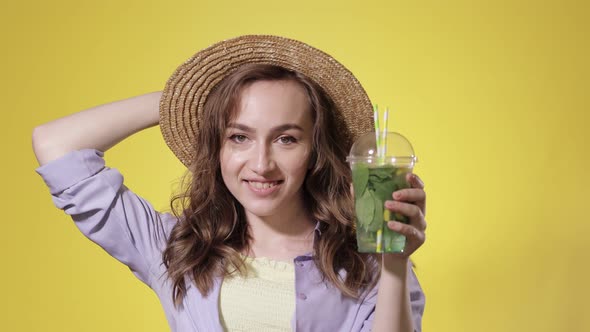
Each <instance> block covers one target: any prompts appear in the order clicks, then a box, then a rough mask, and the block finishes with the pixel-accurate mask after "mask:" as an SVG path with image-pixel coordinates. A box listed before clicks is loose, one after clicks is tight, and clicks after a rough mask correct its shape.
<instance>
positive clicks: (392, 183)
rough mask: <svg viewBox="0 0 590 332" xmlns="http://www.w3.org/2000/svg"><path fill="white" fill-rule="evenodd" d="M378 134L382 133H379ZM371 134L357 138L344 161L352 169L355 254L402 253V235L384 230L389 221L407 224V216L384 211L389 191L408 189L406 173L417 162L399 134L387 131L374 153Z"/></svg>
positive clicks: (409, 145)
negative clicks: (378, 151) (379, 148)
mask: <svg viewBox="0 0 590 332" xmlns="http://www.w3.org/2000/svg"><path fill="white" fill-rule="evenodd" d="M380 134H382V133H380ZM375 142H376V139H375V133H374V132H370V133H367V134H365V135H363V136H361V137H359V138H358V139H357V141H356V142H355V143H354V144H353V145H352V148H351V150H350V154H349V155H348V157H347V158H346V160H347V161H348V163H349V164H350V167H351V170H352V186H353V190H354V208H355V215H356V220H355V226H356V238H357V244H358V251H359V252H366V253H395V252H398V253H399V252H403V251H404V248H405V245H406V238H405V236H403V235H401V234H399V233H397V232H394V231H392V230H391V229H389V227H387V222H388V221H390V220H396V221H401V222H404V223H406V224H407V223H409V220H408V219H407V217H405V216H403V215H401V214H399V213H392V212H391V211H389V210H388V209H386V208H385V206H384V205H385V201H386V200H393V197H392V194H393V192H395V191H397V190H399V189H403V188H409V184H408V183H407V181H406V174H408V173H411V172H412V170H413V168H414V164H415V163H416V161H417V159H416V157H415V156H414V150H413V148H412V145H411V144H410V142H409V141H408V140H407V139H406V138H405V137H404V136H402V135H401V134H399V133H396V132H388V133H387V135H386V138H385V140H383V139H382V140H381V142H380V147H381V148H382V153H377V145H376V143H375Z"/></svg>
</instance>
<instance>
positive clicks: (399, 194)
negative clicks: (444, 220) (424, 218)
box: [393, 189, 426, 215]
mask: <svg viewBox="0 0 590 332" xmlns="http://www.w3.org/2000/svg"><path fill="white" fill-rule="evenodd" d="M393 199H395V200H396V201H402V202H409V203H414V204H416V205H417V206H418V207H419V208H420V210H422V214H423V215H426V192H425V191H424V190H422V189H400V190H398V191H395V192H394V193H393Z"/></svg>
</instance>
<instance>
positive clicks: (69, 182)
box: [36, 149, 424, 332]
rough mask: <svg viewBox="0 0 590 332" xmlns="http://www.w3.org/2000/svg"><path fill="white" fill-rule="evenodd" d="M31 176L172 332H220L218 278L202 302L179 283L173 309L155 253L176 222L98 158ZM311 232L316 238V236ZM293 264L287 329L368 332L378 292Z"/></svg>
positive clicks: (307, 263) (417, 302) (88, 155)
mask: <svg viewBox="0 0 590 332" xmlns="http://www.w3.org/2000/svg"><path fill="white" fill-rule="evenodd" d="M36 171H37V173H39V175H41V177H43V180H44V181H45V183H46V184H47V186H48V187H49V190H50V192H51V195H52V198H53V202H54V203H55V205H56V206H57V207H58V208H60V209H62V210H64V211H65V212H66V213H67V214H69V215H71V216H72V219H73V220H74V222H75V224H76V226H77V227H78V228H79V229H80V230H81V231H82V233H83V234H84V235H85V236H86V237H88V238H89V239H90V240H92V241H93V242H95V243H96V244H98V245H99V246H101V247H102V248H103V249H104V250H106V252H108V253H109V254H110V255H111V256H113V257H114V258H116V259H117V260H119V261H120V262H122V263H123V264H125V265H127V266H128V267H129V269H130V270H131V271H132V272H133V274H134V275H135V276H136V277H137V278H139V279H140V280H141V281H143V282H144V283H145V284H147V285H148V286H149V287H150V288H152V289H153V290H154V291H155V292H156V294H157V295H158V297H159V299H160V302H161V303H162V306H163V307H164V311H165V312H166V318H167V319H168V323H169V324H170V328H171V330H172V331H182V332H184V331H200V332H217V331H223V328H222V327H221V324H220V321H219V306H218V299H219V291H220V287H221V283H222V279H221V278H219V279H218V280H217V281H216V282H215V286H214V288H213V290H212V292H211V293H210V294H209V296H207V297H203V296H202V295H201V293H200V292H199V291H198V289H197V288H196V287H195V286H194V285H193V284H192V283H191V282H190V280H189V279H188V278H186V281H187V285H188V286H187V291H188V292H187V295H186V296H185V298H184V302H183V307H182V308H179V309H176V308H175V307H174V305H173V303H172V287H171V283H170V281H169V280H168V279H167V277H166V269H165V267H164V265H163V263H162V251H163V250H164V249H165V246H166V239H167V238H168V236H169V234H170V231H171V229H172V227H173V226H174V224H175V222H176V219H175V217H174V216H173V215H171V214H170V213H159V212H157V211H155V210H154V208H153V207H152V205H151V204H150V203H148V202H147V201H146V200H144V199H143V198H141V197H139V196H138V195H136V194H134V193H133V192H132V191H130V190H129V189H128V188H127V187H125V185H124V184H123V176H122V175H121V173H120V172H119V171H117V170H116V169H112V168H109V167H105V162H104V159H103V152H101V151H98V150H94V149H86V150H80V151H73V152H70V153H68V154H66V155H64V156H62V157H61V158H59V159H57V160H54V161H52V162H50V163H48V164H45V165H43V166H41V167H39V168H37V170H36ZM318 232H319V231H318ZM318 232H316V235H317V236H321V235H319V234H318ZM294 264H295V292H296V297H295V301H296V303H295V312H294V315H293V318H292V320H291V327H292V330H293V331H302V332H303V331H305V332H307V331H321V332H325V331H370V330H371V324H372V321H373V318H374V316H375V302H376V300H377V287H375V288H374V289H372V290H371V291H370V292H368V294H367V296H366V297H365V298H364V299H360V300H356V299H353V298H350V297H347V296H345V295H343V294H342V293H341V292H340V291H339V290H338V289H337V288H336V287H333V286H330V285H326V284H325V283H323V282H322V281H321V277H320V272H319V270H318V269H317V267H316V266H315V264H314V263H313V260H312V257H311V256H310V255H304V256H299V257H297V258H295V260H294ZM408 269H409V270H410V273H409V284H408V287H409V291H410V299H411V306H412V317H413V319H414V325H415V326H416V330H417V331H421V325H422V324H421V321H422V314H423V312H424V293H423V292H422V289H421V287H420V284H419V283H418V280H417V279H416V275H415V274H414V272H413V271H412V268H411V267H410V266H408Z"/></svg>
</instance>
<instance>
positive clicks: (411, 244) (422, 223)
mask: <svg viewBox="0 0 590 332" xmlns="http://www.w3.org/2000/svg"><path fill="white" fill-rule="evenodd" d="M406 180H407V181H408V184H409V185H410V188H407V189H401V190H398V191H396V192H394V193H393V200H391V201H385V208H386V209H388V210H390V211H392V212H397V213H399V214H402V215H404V216H406V217H408V219H409V221H410V223H409V224H404V223H401V222H399V221H390V222H388V223H387V226H388V227H389V228H390V229H391V230H393V231H395V232H398V233H400V234H402V235H405V236H406V247H405V249H404V252H403V253H396V254H392V255H397V256H400V257H406V258H407V257H409V256H410V255H411V254H412V253H413V252H414V251H416V249H418V248H419V247H420V246H421V245H422V244H423V243H424V241H425V240H426V234H425V231H426V220H425V219H424V216H425V215H426V192H425V191H424V182H422V180H420V178H419V177H418V176H417V175H415V174H411V173H409V174H407V175H406Z"/></svg>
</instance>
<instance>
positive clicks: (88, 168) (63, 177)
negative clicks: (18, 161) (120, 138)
mask: <svg viewBox="0 0 590 332" xmlns="http://www.w3.org/2000/svg"><path fill="white" fill-rule="evenodd" d="M103 156H104V152H102V151H99V150H96V149H83V150H77V151H71V152H68V153H66V154H65V155H63V156H61V157H59V158H58V159H55V160H52V161H50V162H49V163H47V164H45V165H42V166H40V167H38V168H37V169H36V170H35V171H36V172H37V173H38V174H39V175H41V177H42V178H43V181H45V184H46V185H47V187H49V191H50V192H51V194H52V195H56V194H59V193H61V192H63V191H64V190H66V189H68V188H69V187H71V186H73V185H74V184H76V183H79V182H80V181H82V180H84V179H86V178H89V177H91V176H92V175H94V174H96V173H98V172H100V171H101V170H102V169H103V168H104V167H105V162H104V159H103Z"/></svg>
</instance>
